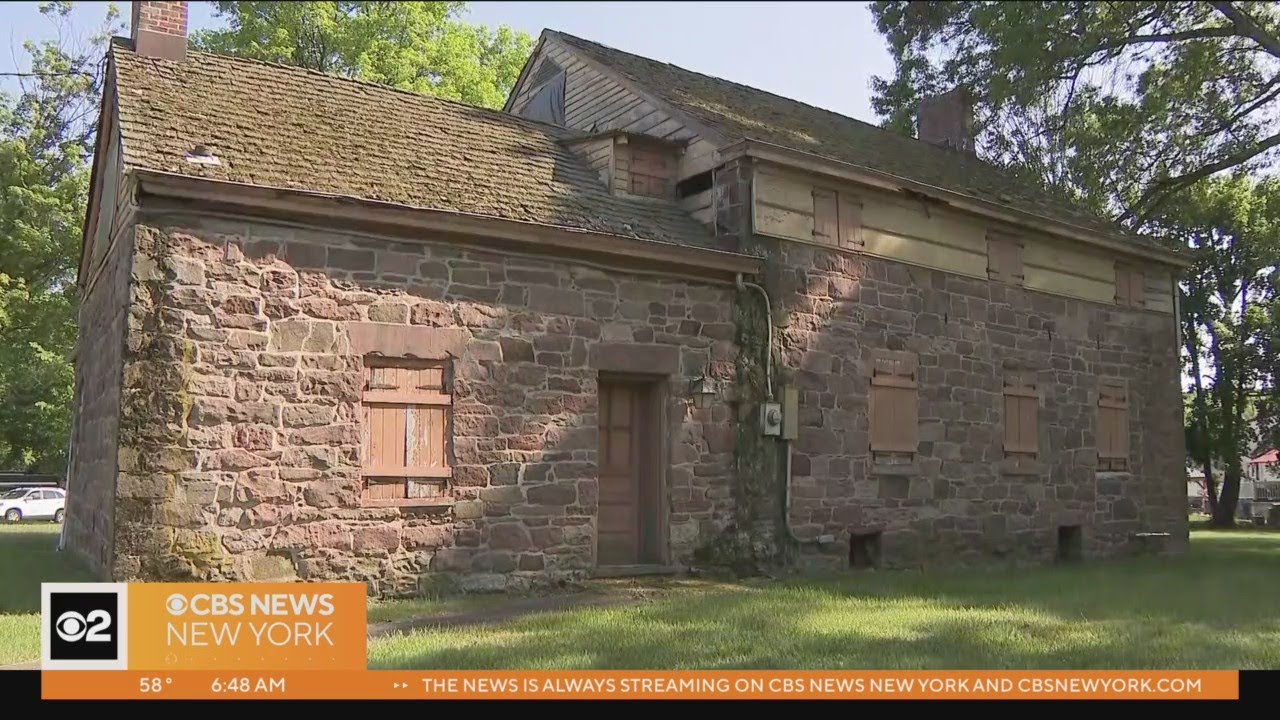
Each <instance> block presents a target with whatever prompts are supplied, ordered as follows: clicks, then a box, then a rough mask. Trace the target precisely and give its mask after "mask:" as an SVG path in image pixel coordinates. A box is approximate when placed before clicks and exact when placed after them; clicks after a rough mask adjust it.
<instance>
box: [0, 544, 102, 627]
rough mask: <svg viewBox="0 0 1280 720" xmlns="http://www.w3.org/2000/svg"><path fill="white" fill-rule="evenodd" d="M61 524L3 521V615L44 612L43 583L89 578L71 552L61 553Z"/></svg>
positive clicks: (0, 563) (0, 583) (0, 549)
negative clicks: (41, 585)
mask: <svg viewBox="0 0 1280 720" xmlns="http://www.w3.org/2000/svg"><path fill="white" fill-rule="evenodd" d="M59 528H60V526H59V525H57V524H56V523H50V522H21V523H0V615H14V614H25V613H38V612H40V584H41V583H45V582H78V581H89V580H92V579H93V578H92V577H91V576H90V574H89V573H88V571H86V570H85V569H84V568H83V567H82V566H81V565H80V563H79V562H77V561H76V560H75V559H74V558H73V557H71V555H70V554H68V553H65V552H58V549H57V546H58V530H59Z"/></svg>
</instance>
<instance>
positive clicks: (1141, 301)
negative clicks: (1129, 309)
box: [1129, 269, 1147, 307]
mask: <svg viewBox="0 0 1280 720" xmlns="http://www.w3.org/2000/svg"><path fill="white" fill-rule="evenodd" d="M1129 304H1130V305H1132V306H1133V307H1146V305H1147V278H1146V276H1145V275H1143V273H1142V271H1141V270H1132V269H1131V270H1130V271H1129Z"/></svg>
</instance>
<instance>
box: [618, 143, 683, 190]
mask: <svg viewBox="0 0 1280 720" xmlns="http://www.w3.org/2000/svg"><path fill="white" fill-rule="evenodd" d="M628 146H629V147H630V148H631V153H630V172H631V189H630V190H631V194H632V195H644V196H646V197H667V195H668V194H669V193H668V188H669V186H670V182H671V175H672V167H671V166H672V165H674V164H675V163H674V159H673V158H672V157H671V156H670V153H669V152H667V151H666V150H665V148H659V147H652V146H648V145H645V144H643V143H636V142H631V143H628Z"/></svg>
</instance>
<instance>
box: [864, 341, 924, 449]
mask: <svg viewBox="0 0 1280 720" xmlns="http://www.w3.org/2000/svg"><path fill="white" fill-rule="evenodd" d="M919 434H920V421H919V390H918V388H917V385H916V357H915V356H914V355H912V354H910V353H884V354H881V355H878V356H877V357H875V358H874V359H873V361H872V368H871V451H872V452H873V453H877V452H882V453H914V452H915V451H916V448H917V447H918V445H919Z"/></svg>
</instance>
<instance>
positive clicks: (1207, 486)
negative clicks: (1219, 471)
mask: <svg viewBox="0 0 1280 720" xmlns="http://www.w3.org/2000/svg"><path fill="white" fill-rule="evenodd" d="M1204 498H1205V502H1206V503H1207V504H1208V505H1209V517H1210V518H1212V517H1214V516H1215V515H1217V514H1218V483H1217V481H1215V480H1214V479H1213V460H1211V459H1209V458H1206V459H1205V461H1204Z"/></svg>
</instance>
